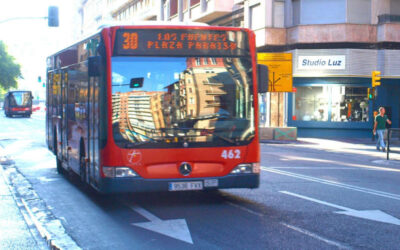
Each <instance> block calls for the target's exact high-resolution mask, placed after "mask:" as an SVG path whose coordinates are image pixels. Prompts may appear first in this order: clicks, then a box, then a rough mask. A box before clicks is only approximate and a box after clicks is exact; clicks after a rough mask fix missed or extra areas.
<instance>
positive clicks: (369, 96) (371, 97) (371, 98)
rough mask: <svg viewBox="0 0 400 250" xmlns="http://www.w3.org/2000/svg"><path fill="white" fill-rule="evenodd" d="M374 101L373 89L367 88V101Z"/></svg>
mask: <svg viewBox="0 0 400 250" xmlns="http://www.w3.org/2000/svg"><path fill="white" fill-rule="evenodd" d="M373 99H375V88H368V100H373Z"/></svg>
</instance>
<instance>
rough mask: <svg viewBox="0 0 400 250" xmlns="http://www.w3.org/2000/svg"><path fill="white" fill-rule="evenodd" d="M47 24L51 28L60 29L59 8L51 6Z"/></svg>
mask: <svg viewBox="0 0 400 250" xmlns="http://www.w3.org/2000/svg"><path fill="white" fill-rule="evenodd" d="M47 24H48V26H49V27H58V7H57V6H49V11H48V17H47Z"/></svg>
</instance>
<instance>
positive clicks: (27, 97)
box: [3, 90, 33, 117]
mask: <svg viewBox="0 0 400 250" xmlns="http://www.w3.org/2000/svg"><path fill="white" fill-rule="evenodd" d="M32 99H33V98H32V92H31V91H24V90H16V91H9V92H8V93H7V94H6V95H5V96H4V107H3V109H4V114H5V116H6V117H13V116H14V115H18V116H24V117H30V116H31V115H32Z"/></svg>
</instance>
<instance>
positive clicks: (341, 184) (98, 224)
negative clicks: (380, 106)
mask: <svg viewBox="0 0 400 250" xmlns="http://www.w3.org/2000/svg"><path fill="white" fill-rule="evenodd" d="M0 127H1V128H2V130H1V132H0V156H1V155H3V156H6V157H7V159H8V161H7V162H6V161H3V162H2V167H3V169H4V173H3V175H4V176H5V178H7V179H8V180H9V183H11V184H10V185H12V187H13V189H14V190H16V192H17V193H18V194H19V195H20V197H22V199H24V200H25V201H26V204H27V206H28V207H29V208H30V210H31V211H32V213H31V216H37V217H35V218H38V220H39V222H42V224H43V225H45V226H44V227H45V229H46V230H48V231H49V232H50V234H51V235H53V237H60V238H58V239H56V240H57V241H58V242H61V243H60V244H64V246H67V248H69V247H68V246H71V248H73V247H76V248H82V249H192V248H193V249H398V248H399V245H400V237H399V235H400V188H399V186H400V161H399V160H400V155H395V154H393V156H392V155H391V158H392V160H390V161H386V154H385V153H383V152H378V151H376V149H375V145H373V144H372V143H371V141H369V143H368V144H366V142H367V141H362V143H361V142H357V143H354V142H353V141H352V140H350V139H348V140H341V141H333V140H324V139H301V140H299V141H298V142H293V143H261V166H262V173H261V185H260V188H258V189H254V190H250V189H232V190H221V191H218V192H201V191H199V192H170V193H142V194H124V195H107V196H102V195H99V194H96V193H94V192H92V191H88V190H86V189H85V188H83V187H82V186H81V185H80V184H79V180H78V178H77V177H74V176H67V175H65V176H63V175H60V174H57V171H56V161H55V156H54V155H53V154H52V153H51V152H50V151H49V150H48V149H47V145H46V144H45V115H44V112H38V113H35V114H33V115H32V118H18V117H17V118H6V117H5V116H4V113H3V112H2V113H1V114H0ZM18 172H19V173H21V174H22V175H18V174H16V173H18ZM26 180H27V181H28V182H26ZM32 192H34V193H35V194H32ZM25 195H30V196H29V197H32V196H34V197H35V198H34V199H33V200H34V202H29V200H30V199H25V198H24V197H25ZM31 200H32V199H31ZM0 206H3V204H2V205H0ZM46 220H47V222H49V221H52V222H56V221H59V222H60V225H59V226H57V227H54V226H51V225H50V224H51V223H47V222H46ZM49 225H50V226H49ZM57 232H60V234H58V233H57ZM71 244H72V245H71ZM74 244H76V245H74ZM72 246H73V247H72Z"/></svg>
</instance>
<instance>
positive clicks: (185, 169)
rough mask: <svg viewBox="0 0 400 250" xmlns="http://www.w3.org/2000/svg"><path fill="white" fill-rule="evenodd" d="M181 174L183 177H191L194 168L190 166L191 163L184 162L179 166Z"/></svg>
mask: <svg viewBox="0 0 400 250" xmlns="http://www.w3.org/2000/svg"><path fill="white" fill-rule="evenodd" d="M179 172H180V173H181V174H182V175H183V176H188V175H190V173H191V172H192V166H190V164H189V163H187V162H184V163H182V164H181V165H180V166H179Z"/></svg>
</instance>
